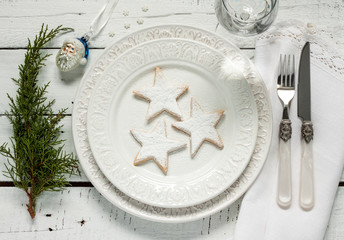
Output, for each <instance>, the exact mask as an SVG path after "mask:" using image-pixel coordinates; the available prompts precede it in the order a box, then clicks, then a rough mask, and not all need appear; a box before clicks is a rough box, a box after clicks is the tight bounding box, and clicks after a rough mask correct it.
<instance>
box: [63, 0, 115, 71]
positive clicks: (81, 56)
mask: <svg viewBox="0 0 344 240" xmlns="http://www.w3.org/2000/svg"><path fill="white" fill-rule="evenodd" d="M117 3H118V0H108V1H107V3H106V4H105V5H104V7H103V8H102V9H101V10H100V12H99V13H98V15H97V16H96V17H95V18H94V20H93V21H92V22H91V24H90V30H89V32H87V33H86V34H84V35H83V36H82V37H81V38H69V39H66V40H65V41H64V42H63V45H62V47H61V49H60V50H59V51H58V52H57V55H56V66H57V67H58V69H59V70H60V71H62V72H68V71H71V70H74V69H76V68H77V67H78V66H79V65H85V64H86V63H87V59H88V56H89V50H88V41H89V40H90V39H91V38H93V37H95V36H97V35H98V34H99V32H100V31H101V30H102V29H103V28H104V27H105V25H106V23H107V22H108V21H109V19H110V17H111V14H112V12H113V10H114V9H115V7H116V5H117ZM107 9H108V12H107V15H106V16H105V17H104V12H105V10H107Z"/></svg>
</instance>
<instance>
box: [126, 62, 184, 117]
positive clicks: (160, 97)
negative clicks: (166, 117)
mask: <svg viewBox="0 0 344 240" xmlns="http://www.w3.org/2000/svg"><path fill="white" fill-rule="evenodd" d="M187 90H188V86H186V85H180V86H171V85H169V84H168V83H167V79H166V77H165V76H164V74H163V73H162V71H161V69H160V68H159V67H156V68H155V74H154V83H153V86H152V87H148V88H143V89H139V90H135V91H133V93H134V94H135V95H136V96H138V97H141V98H144V99H145V100H147V101H149V102H150V103H149V107H148V110H147V115H146V118H147V120H151V119H153V118H154V117H156V116H158V115H159V114H160V113H162V112H164V111H165V112H168V113H169V114H171V115H172V116H174V117H176V118H177V119H178V120H181V119H182V113H181V111H180V109H179V106H178V104H177V99H178V98H179V97H180V96H181V95H182V94H184V93H185V92H186V91H187Z"/></svg>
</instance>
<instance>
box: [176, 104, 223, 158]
mask: <svg viewBox="0 0 344 240" xmlns="http://www.w3.org/2000/svg"><path fill="white" fill-rule="evenodd" d="M223 113H224V111H223V110H221V111H215V112H212V113H206V112H204V111H203V110H202V108H201V106H200V105H199V103H198V102H197V101H196V100H195V99H194V98H191V110H190V118H189V119H187V120H185V121H183V122H176V123H173V124H172V126H173V127H175V128H177V129H179V130H181V131H183V132H185V133H186V134H188V135H190V153H191V157H192V158H193V157H194V156H196V154H197V152H198V150H199V148H200V147H201V145H202V144H203V142H204V141H208V142H210V143H213V144H215V145H216V146H218V147H219V148H221V149H222V148H223V147H224V145H223V142H222V140H221V137H220V135H219V133H218V132H217V130H216V126H217V124H218V123H219V121H220V119H221V117H222V115H223Z"/></svg>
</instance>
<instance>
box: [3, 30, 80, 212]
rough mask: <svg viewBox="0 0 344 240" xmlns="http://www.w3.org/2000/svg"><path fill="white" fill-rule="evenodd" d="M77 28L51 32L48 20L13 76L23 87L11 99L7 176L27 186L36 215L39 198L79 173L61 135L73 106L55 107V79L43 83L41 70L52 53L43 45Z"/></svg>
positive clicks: (75, 162) (30, 207)
mask: <svg viewBox="0 0 344 240" xmlns="http://www.w3.org/2000/svg"><path fill="white" fill-rule="evenodd" d="M70 30H72V29H71V28H63V27H62V26H58V27H57V28H55V29H52V30H48V26H44V24H42V27H41V30H40V32H39V33H38V35H36V37H35V39H34V41H31V40H30V39H28V46H27V51H26V54H25V59H24V63H23V64H20V65H19V66H18V69H19V78H18V79H12V80H13V82H14V83H15V84H16V85H17V86H18V89H17V94H16V96H15V97H11V96H9V95H8V94H7V96H8V99H9V105H10V111H9V112H6V113H5V114H6V116H7V118H8V119H9V121H10V123H11V125H12V127H13V136H12V137H11V138H10V142H11V147H9V146H8V143H4V144H3V145H2V146H0V154H1V155H3V156H4V157H6V159H7V163H5V168H6V170H5V171H4V176H6V177H8V178H11V179H12V181H13V183H14V185H15V186H16V187H18V188H20V189H23V190H24V191H25V193H26V195H27V197H28V198H29V202H28V204H27V208H28V211H29V213H30V216H31V217H32V218H34V217H35V215H36V210H35V209H36V199H37V197H39V196H40V195H41V194H42V193H43V192H44V191H60V190H62V189H64V187H65V186H68V184H69V183H68V181H67V179H66V177H65V176H66V174H69V175H73V174H77V173H79V170H78V162H77V160H76V158H75V157H74V156H73V154H67V153H65V152H64V151H63V147H64V145H63V143H64V142H65V140H64V139H60V138H59V137H60V133H61V128H62V125H60V122H61V120H62V119H63V118H64V113H65V112H66V110H67V109H61V110H59V111H58V113H57V114H54V113H53V111H52V106H53V105H54V103H55V100H52V101H48V102H47V97H46V93H47V89H48V87H49V83H48V84H45V85H43V86H39V85H38V82H39V80H38V76H39V72H40V70H41V69H42V68H43V67H44V66H45V61H46V60H47V58H48V57H49V56H50V54H42V53H41V50H42V49H43V47H44V46H45V45H46V44H47V43H48V42H49V41H51V40H52V39H53V38H54V37H55V36H56V35H57V34H59V33H61V32H65V31H70Z"/></svg>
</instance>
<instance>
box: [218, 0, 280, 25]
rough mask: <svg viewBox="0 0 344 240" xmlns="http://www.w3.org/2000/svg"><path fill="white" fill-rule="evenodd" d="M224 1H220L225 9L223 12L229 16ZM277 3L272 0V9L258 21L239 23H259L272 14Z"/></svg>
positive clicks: (276, 0)
mask: <svg viewBox="0 0 344 240" xmlns="http://www.w3.org/2000/svg"><path fill="white" fill-rule="evenodd" d="M224 1H225V0H221V2H222V5H223V7H224V8H225V10H226V12H227V13H228V14H231V13H230V12H229V10H228V9H227V6H226V4H225V2H224ZM278 1H279V0H272V2H273V5H272V7H271V10H270V11H269V12H268V13H267V14H266V15H264V16H263V17H261V18H258V19H256V20H253V21H252V20H250V21H245V20H240V21H241V22H245V23H255V22H258V21H260V20H262V19H265V18H266V17H268V16H269V15H270V14H272V12H273V11H274V9H275V7H276V5H277V2H278Z"/></svg>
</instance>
